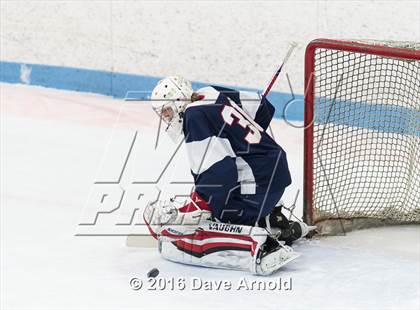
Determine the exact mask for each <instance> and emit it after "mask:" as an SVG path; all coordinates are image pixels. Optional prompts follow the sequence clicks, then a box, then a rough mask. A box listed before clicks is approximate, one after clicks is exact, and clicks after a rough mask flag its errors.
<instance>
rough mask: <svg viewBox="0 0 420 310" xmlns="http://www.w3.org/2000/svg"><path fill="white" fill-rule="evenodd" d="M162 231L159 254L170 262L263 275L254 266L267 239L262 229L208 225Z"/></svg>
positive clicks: (216, 223)
mask: <svg viewBox="0 0 420 310" xmlns="http://www.w3.org/2000/svg"><path fill="white" fill-rule="evenodd" d="M162 228H163V229H162V230H161V233H160V236H159V239H158V240H159V251H160V252H161V254H162V256H163V257H164V258H166V259H168V260H170V261H174V262H178V263H183V264H190V265H198V266H205V267H213V268H225V269H235V270H244V271H249V272H252V273H254V274H263V273H261V272H260V271H259V270H258V264H257V261H258V258H257V257H258V255H257V254H258V252H259V250H260V248H261V246H262V245H263V244H264V243H265V241H266V239H267V235H268V233H267V231H266V230H265V229H263V228H260V227H252V226H243V225H233V224H225V223H218V222H212V221H203V222H202V223H200V224H199V225H198V226H197V225H195V226H182V225H168V226H164V227H162Z"/></svg>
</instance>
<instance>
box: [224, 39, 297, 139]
mask: <svg viewBox="0 0 420 310" xmlns="http://www.w3.org/2000/svg"><path fill="white" fill-rule="evenodd" d="M296 46H297V43H296V42H292V43H290V45H289V49H288V50H287V54H286V56H285V57H284V59H283V62H282V64H281V65H280V67H279V68H278V70H277V71H276V72H275V73H274V76H273V77H272V78H271V81H270V83H269V84H268V86H267V88H266V89H265V91H264V93H263V95H262V96H263V97H266V96H267V95H268V93H269V92H270V90H271V88H272V87H273V85H274V83H275V82H276V80H277V78H278V77H279V75H280V73H281V71H282V69H283V67H284V66H285V65H286V63H287V61H288V60H289V58H290V56H291V55H292V52H293V50H294V49H295V47H296ZM230 104H231V105H232V107H233V108H234V109H236V110H237V111H238V112H239V113H241V114H242V115H243V116H244V117H245V118H246V119H247V121H248V122H250V123H251V124H252V125H253V126H254V127H255V128H257V129H258V130H259V131H261V132H264V129H263V128H262V127H261V126H260V125H259V124H258V123H257V122H256V121H254V120H253V119H252V117H251V116H249V114H248V113H246V112H245V111H244V110H243V109H242V108H241V107H240V106H238V105H237V104H236V103H235V102H233V101H230Z"/></svg>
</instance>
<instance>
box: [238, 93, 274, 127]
mask: <svg viewBox="0 0 420 310" xmlns="http://www.w3.org/2000/svg"><path fill="white" fill-rule="evenodd" d="M239 95H240V99H241V103H242V109H243V110H244V111H245V112H246V113H247V114H248V115H249V116H251V117H252V118H253V119H254V120H255V121H256V122H257V123H258V125H260V126H261V127H262V128H263V129H264V130H267V128H268V125H270V122H271V120H272V119H273V116H274V111H275V108H274V106H273V105H272V104H271V102H270V101H269V100H268V99H267V98H266V97H263V96H261V94H258V93H254V92H240V94H239Z"/></svg>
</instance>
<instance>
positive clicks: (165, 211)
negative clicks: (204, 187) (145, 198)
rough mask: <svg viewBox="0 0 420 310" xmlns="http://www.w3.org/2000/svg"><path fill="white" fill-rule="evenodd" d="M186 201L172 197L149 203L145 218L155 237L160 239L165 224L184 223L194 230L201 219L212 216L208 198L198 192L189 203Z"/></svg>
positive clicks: (144, 213)
mask: <svg viewBox="0 0 420 310" xmlns="http://www.w3.org/2000/svg"><path fill="white" fill-rule="evenodd" d="M184 203H185V200H182V201H180V200H176V199H170V200H169V201H165V200H157V201H153V202H149V203H148V204H147V206H146V208H145V210H144V212H143V219H144V222H145V223H146V225H147V227H148V229H149V231H150V234H151V235H152V236H153V237H154V238H155V239H158V237H159V236H160V234H161V231H162V229H163V227H164V226H167V225H183V226H187V227H189V228H190V229H191V231H192V232H193V231H194V230H195V229H196V227H197V225H198V224H199V223H200V222H201V221H203V220H207V219H210V218H211V211H210V208H209V206H208V204H207V202H206V200H204V199H203V198H202V197H201V196H200V195H199V194H198V193H196V192H193V193H192V194H191V196H190V197H189V198H188V200H187V203H186V204H184Z"/></svg>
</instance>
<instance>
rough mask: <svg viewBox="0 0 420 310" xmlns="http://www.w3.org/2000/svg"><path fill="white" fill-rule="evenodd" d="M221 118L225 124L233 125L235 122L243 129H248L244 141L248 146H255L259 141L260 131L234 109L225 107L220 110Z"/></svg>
mask: <svg viewBox="0 0 420 310" xmlns="http://www.w3.org/2000/svg"><path fill="white" fill-rule="evenodd" d="M222 117H223V120H224V121H225V123H226V124H229V125H231V126H232V125H233V124H234V123H235V121H236V122H237V123H238V124H239V125H240V126H241V127H242V128H244V129H248V133H247V134H246V136H245V141H246V142H248V143H250V144H257V143H260V141H261V137H262V136H261V131H260V130H259V129H258V128H257V127H256V126H255V125H254V124H252V123H251V122H250V121H249V120H247V119H246V118H245V116H244V115H243V114H242V113H241V112H240V111H238V110H236V109H235V108H234V107H232V106H229V105H225V106H224V107H223V110H222Z"/></svg>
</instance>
